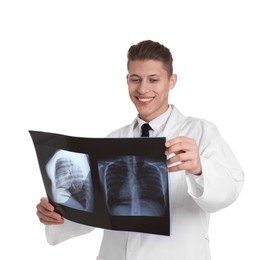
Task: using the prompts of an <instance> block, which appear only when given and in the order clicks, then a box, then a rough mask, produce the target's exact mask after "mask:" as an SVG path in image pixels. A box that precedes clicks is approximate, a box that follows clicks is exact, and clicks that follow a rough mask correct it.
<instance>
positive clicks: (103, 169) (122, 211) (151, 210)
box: [98, 156, 168, 217]
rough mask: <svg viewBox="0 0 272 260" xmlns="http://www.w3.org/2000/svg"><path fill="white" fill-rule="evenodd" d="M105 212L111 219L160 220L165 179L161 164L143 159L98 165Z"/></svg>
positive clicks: (120, 159)
mask: <svg viewBox="0 0 272 260" xmlns="http://www.w3.org/2000/svg"><path fill="white" fill-rule="evenodd" d="M98 170H99V178H100V184H101V187H102V190H103V191H104V198H105V202H106V206H107V209H108V211H109V213H110V214H111V215H114V216H152V217H160V216H163V214H164V213H165V209H166V206H167V205H166V204H167V186H168V179H167V174H166V167H165V163H164V162H160V161H156V160H154V159H148V158H146V157H142V156H116V157H113V158H109V159H106V160H100V161H98Z"/></svg>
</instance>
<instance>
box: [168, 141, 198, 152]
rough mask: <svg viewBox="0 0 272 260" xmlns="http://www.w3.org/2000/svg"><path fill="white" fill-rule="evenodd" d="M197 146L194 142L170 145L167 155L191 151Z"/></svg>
mask: <svg viewBox="0 0 272 260" xmlns="http://www.w3.org/2000/svg"><path fill="white" fill-rule="evenodd" d="M196 149H197V148H196V146H195V144H192V143H186V142H183V143H177V144H174V145H172V146H170V147H169V148H168V149H166V151H165V155H170V154H172V153H175V154H179V153H184V152H190V151H195V150H196Z"/></svg>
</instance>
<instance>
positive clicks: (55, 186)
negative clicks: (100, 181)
mask: <svg viewBox="0 0 272 260" xmlns="http://www.w3.org/2000/svg"><path fill="white" fill-rule="evenodd" d="M46 171H47V174H48V177H49V178H50V180H51V183H52V196H53V199H54V201H55V202H57V203H60V204H63V205H65V206H68V207H71V208H74V209H78V210H83V211H89V212H92V211H93V207H94V202H93V194H92V191H93V187H92V181H91V169H90V165H89V160H88V155H87V154H83V153H76V152H70V151H66V150H58V151H57V152H56V153H55V154H54V155H53V156H52V158H51V159H50V160H49V161H48V163H47V164H46Z"/></svg>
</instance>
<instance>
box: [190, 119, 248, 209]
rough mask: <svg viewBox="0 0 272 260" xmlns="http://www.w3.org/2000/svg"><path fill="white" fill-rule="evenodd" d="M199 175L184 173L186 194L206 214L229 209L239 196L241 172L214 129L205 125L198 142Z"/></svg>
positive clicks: (241, 184)
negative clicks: (200, 169) (200, 166)
mask: <svg viewBox="0 0 272 260" xmlns="http://www.w3.org/2000/svg"><path fill="white" fill-rule="evenodd" d="M198 145H199V153H200V158H201V165H202V175H200V176H195V175H192V174H189V173H186V181H187V185H188V193H189V195H190V196H191V197H192V198H193V199H194V201H195V202H196V203H197V204H198V205H199V207H201V208H202V209H203V210H204V211H205V212H209V213H211V212H215V211H218V210H220V209H222V208H225V207H227V206H229V205H230V204H231V203H233V202H234V201H235V200H236V199H237V197H238V196H239V194H240V192H241V190H242V187H243V184H244V172H243V170H242V168H241V166H240V165H239V163H238V161H237V159H236V157H235V156H234V154H233V152H232V151H231V149H230V147H229V146H228V144H227V143H226V142H225V140H224V139H223V138H222V137H221V135H220V133H219V131H218V130H217V128H216V126H215V125H213V124H212V123H209V122H204V124H203V125H202V129H201V138H200V139H199V144H198Z"/></svg>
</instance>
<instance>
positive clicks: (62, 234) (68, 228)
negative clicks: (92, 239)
mask: <svg viewBox="0 0 272 260" xmlns="http://www.w3.org/2000/svg"><path fill="white" fill-rule="evenodd" d="M94 229H95V228H94V227H91V226H86V225H82V224H78V223H75V222H72V221H69V220H67V219H64V223H63V224H59V225H47V226H45V234H46V239H47V242H48V243H49V244H50V245H56V244H59V243H61V242H63V241H65V240H67V239H69V238H72V237H77V236H81V235H85V234H87V233H89V232H91V231H93V230H94Z"/></svg>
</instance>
